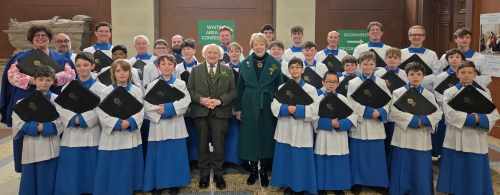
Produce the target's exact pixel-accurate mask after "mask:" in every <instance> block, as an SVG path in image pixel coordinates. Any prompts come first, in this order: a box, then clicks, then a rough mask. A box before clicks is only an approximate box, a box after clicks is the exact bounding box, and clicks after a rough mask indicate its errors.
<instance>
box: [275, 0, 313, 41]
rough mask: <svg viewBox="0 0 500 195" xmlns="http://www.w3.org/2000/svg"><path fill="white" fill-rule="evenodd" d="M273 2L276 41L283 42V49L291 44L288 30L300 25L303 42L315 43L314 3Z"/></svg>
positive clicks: (297, 0) (309, 0)
mask: <svg viewBox="0 0 500 195" xmlns="http://www.w3.org/2000/svg"><path fill="white" fill-rule="evenodd" d="M275 1H276V6H275V17H276V18H275V19H276V39H278V40H280V41H283V43H284V44H285V47H289V46H290V45H291V43H292V42H291V40H290V28H291V27H292V26H294V25H298V24H300V25H302V26H303V27H304V41H315V34H316V32H315V31H316V30H315V29H316V26H315V23H316V22H315V21H316V1H314V0H275Z"/></svg>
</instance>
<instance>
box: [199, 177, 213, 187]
mask: <svg viewBox="0 0 500 195" xmlns="http://www.w3.org/2000/svg"><path fill="white" fill-rule="evenodd" d="M209 183H210V176H203V177H201V178H200V182H199V183H198V187H199V188H200V189H204V188H208V184H209Z"/></svg>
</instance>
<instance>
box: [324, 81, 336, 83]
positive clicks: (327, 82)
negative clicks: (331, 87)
mask: <svg viewBox="0 0 500 195" xmlns="http://www.w3.org/2000/svg"><path fill="white" fill-rule="evenodd" d="M325 83H329V84H337V83H339V82H338V81H325Z"/></svg>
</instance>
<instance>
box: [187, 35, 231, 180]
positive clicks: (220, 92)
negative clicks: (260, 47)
mask: <svg viewBox="0 0 500 195" xmlns="http://www.w3.org/2000/svg"><path fill="white" fill-rule="evenodd" d="M202 54H203V57H204V58H205V59H206V61H205V62H204V63H202V64H200V65H198V66H197V67H195V68H193V70H192V71H191V75H190V76H189V81H188V90H189V93H190V94H191V100H192V105H191V116H192V117H193V118H194V124H195V126H196V129H198V135H199V152H200V154H199V159H198V167H199V169H200V182H199V187H200V188H207V187H208V183H209V181H210V169H213V170H214V180H215V184H216V186H217V188H219V189H224V188H225V187H226V183H225V181H224V178H223V169H222V164H223V163H224V137H225V135H226V132H227V129H228V120H229V118H231V116H232V104H233V100H234V99H235V98H236V95H237V94H236V87H235V82H234V76H233V71H232V70H231V68H229V67H228V66H225V65H223V64H221V63H220V59H222V55H224V50H223V49H222V48H221V47H220V46H218V45H215V44H209V45H206V46H205V47H203V50H202ZM209 142H211V146H212V147H213V150H212V151H210V149H209Z"/></svg>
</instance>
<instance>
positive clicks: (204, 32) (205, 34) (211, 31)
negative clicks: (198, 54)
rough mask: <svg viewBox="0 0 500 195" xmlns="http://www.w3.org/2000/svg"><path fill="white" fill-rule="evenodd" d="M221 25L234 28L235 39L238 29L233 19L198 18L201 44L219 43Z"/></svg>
mask: <svg viewBox="0 0 500 195" xmlns="http://www.w3.org/2000/svg"><path fill="white" fill-rule="evenodd" d="M221 26H228V27H229V28H231V29H232V30H233V40H234V39H235V34H236V31H235V25H234V21H233V20H198V40H199V43H200V45H201V46H203V45H206V44H210V43H216V44H219V43H220V41H219V28H220V27H221Z"/></svg>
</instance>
